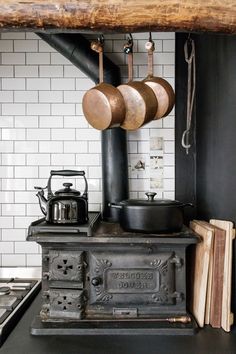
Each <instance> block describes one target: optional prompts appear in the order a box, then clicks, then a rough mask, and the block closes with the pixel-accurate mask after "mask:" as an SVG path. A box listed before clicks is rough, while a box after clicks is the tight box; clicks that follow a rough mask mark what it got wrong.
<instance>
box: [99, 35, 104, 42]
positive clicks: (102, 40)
mask: <svg viewBox="0 0 236 354" xmlns="http://www.w3.org/2000/svg"><path fill="white" fill-rule="evenodd" d="M98 42H99V43H100V44H104V35H103V34H100V35H99V37H98Z"/></svg>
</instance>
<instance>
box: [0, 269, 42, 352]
mask: <svg viewBox="0 0 236 354" xmlns="http://www.w3.org/2000/svg"><path fill="white" fill-rule="evenodd" d="M34 276H35V270H32V269H31V268H28V270H26V269H25V268H0V346H1V345H2V344H3V342H4V341H5V339H6V337H7V336H8V334H9V333H10V331H11V330H12V329H13V327H14V326H15V325H16V323H17V322H18V320H19V318H20V316H21V315H22V314H23V312H24V311H25V310H26V308H27V307H28V306H29V304H30V303H31V301H32V300H33V298H34V297H35V296H36V295H37V293H38V292H39V290H40V283H41V281H40V277H39V276H38V278H37V279H36V278H35V277H34Z"/></svg>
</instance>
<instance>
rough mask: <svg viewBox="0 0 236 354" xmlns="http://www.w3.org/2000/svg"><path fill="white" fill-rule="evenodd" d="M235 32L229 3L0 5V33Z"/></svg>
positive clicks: (101, 0)
mask: <svg viewBox="0 0 236 354" xmlns="http://www.w3.org/2000/svg"><path fill="white" fill-rule="evenodd" d="M26 29H27V30H33V31H39V30H42V31H55V32H57V31H58V32H62V31H69V32H73V31H77V32H104V33H106V32H112V31H113V32H123V33H125V32H143V31H149V30H151V31H170V30H171V31H194V32H199V31H208V32H220V33H236V1H235V0H47V1H45V0H22V1H16V0H0V30H1V31H3V30H4V31H5V30H26Z"/></svg>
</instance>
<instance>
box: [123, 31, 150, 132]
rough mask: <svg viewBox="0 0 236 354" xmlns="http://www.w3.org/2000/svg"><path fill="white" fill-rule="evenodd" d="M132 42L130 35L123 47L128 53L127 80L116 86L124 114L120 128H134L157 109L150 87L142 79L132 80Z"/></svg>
mask: <svg viewBox="0 0 236 354" xmlns="http://www.w3.org/2000/svg"><path fill="white" fill-rule="evenodd" d="M132 48H133V42H132V37H130V38H129V40H128V43H127V44H126V45H125V47H124V51H125V53H126V54H128V76H129V81H128V83H126V84H123V85H120V86H118V87H117V88H118V90H119V91H120V92H121V94H122V96H123V99H124V102H125V107H126V114H125V119H124V122H123V123H122V124H121V128H123V129H126V130H136V129H138V128H140V127H142V126H143V125H144V124H147V123H148V122H150V121H151V120H152V119H153V117H154V116H155V114H156V111H157V100H156V96H155V94H154V93H153V91H152V89H151V88H150V87H148V85H145V84H144V83H143V82H142V81H132V79H133V51H132Z"/></svg>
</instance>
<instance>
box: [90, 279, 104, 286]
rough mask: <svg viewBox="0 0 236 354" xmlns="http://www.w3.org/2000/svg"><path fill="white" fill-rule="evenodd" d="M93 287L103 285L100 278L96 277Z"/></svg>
mask: <svg viewBox="0 0 236 354" xmlns="http://www.w3.org/2000/svg"><path fill="white" fill-rule="evenodd" d="M91 283H92V285H93V286H98V285H101V284H102V279H101V278H100V277H94V278H92V280H91Z"/></svg>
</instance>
